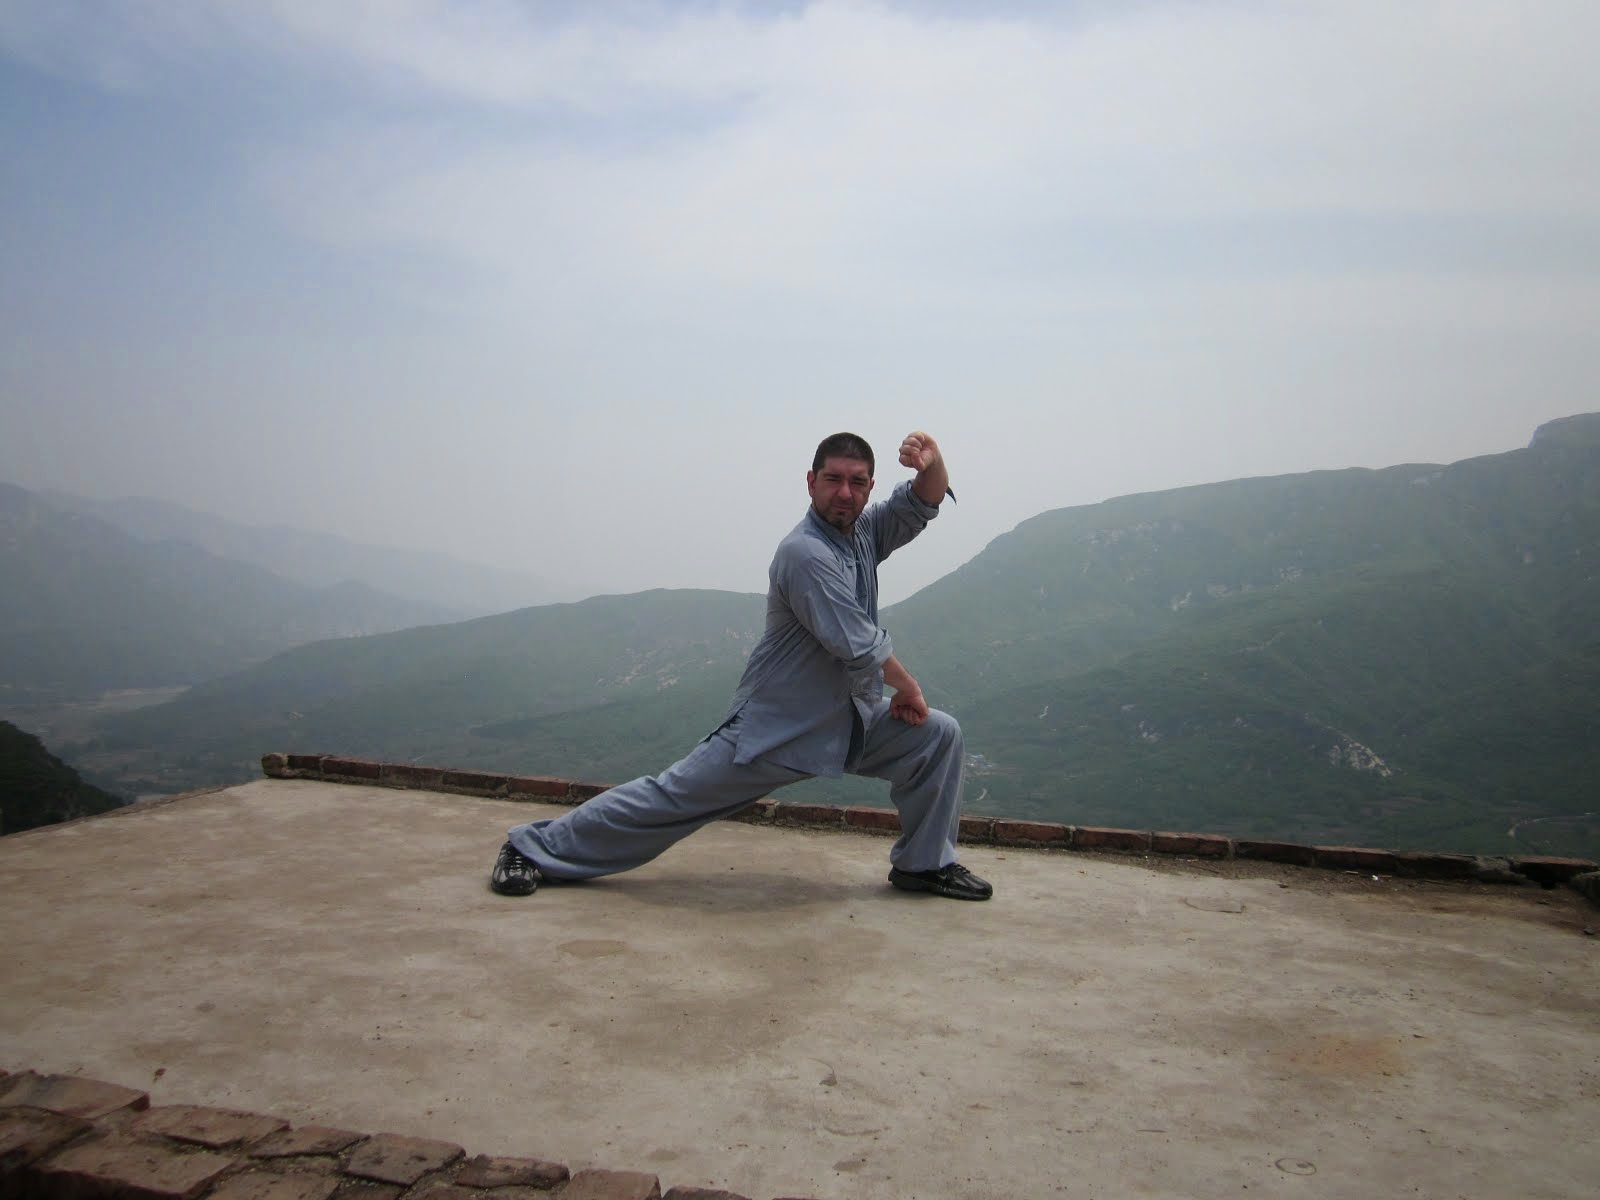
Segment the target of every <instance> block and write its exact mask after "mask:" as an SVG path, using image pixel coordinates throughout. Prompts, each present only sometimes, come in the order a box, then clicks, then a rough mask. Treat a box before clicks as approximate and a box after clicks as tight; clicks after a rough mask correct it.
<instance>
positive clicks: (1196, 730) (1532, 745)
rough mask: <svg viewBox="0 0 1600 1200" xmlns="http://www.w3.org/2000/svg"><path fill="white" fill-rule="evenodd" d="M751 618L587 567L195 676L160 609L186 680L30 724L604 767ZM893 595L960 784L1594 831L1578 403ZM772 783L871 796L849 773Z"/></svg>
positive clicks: (1096, 810) (1030, 534) (655, 748)
mask: <svg viewBox="0 0 1600 1200" xmlns="http://www.w3.org/2000/svg"><path fill="white" fill-rule="evenodd" d="M13 507H14V505H13ZM781 532H782V531H781V530H775V531H774V535H773V536H774V541H776V538H777V536H778V535H779V534H780V533H781ZM930 536H933V535H932V534H930ZM0 562H4V563H5V564H6V569H7V571H8V573H9V572H12V571H15V570H17V569H18V566H19V564H20V562H21V560H19V559H16V558H8V559H0ZM885 570H886V571H892V570H893V563H892V562H891V563H890V564H889V565H888V566H887V567H886V568H885ZM8 578H9V575H8ZM29 587H30V588H32V590H33V591H34V592H38V591H40V590H41V588H42V587H43V585H41V584H39V583H38V581H34V582H32V583H30V584H29ZM25 590H26V589H25ZM122 590H123V592H124V593H128V594H129V595H130V596H131V597H132V598H133V599H134V600H137V599H138V595H137V593H136V592H130V591H129V589H127V588H124V589H122ZM54 594H56V595H58V596H60V600H59V603H58V604H57V605H56V606H55V607H56V608H57V609H58V610H59V611H60V613H61V614H62V617H63V620H62V623H61V627H62V630H63V632H62V635H61V636H62V638H63V639H65V640H68V641H72V639H71V635H70V633H69V632H68V631H69V630H70V629H71V628H72V627H71V626H70V624H69V623H68V622H67V621H66V619H65V618H66V617H67V616H68V615H80V614H81V612H82V611H83V609H82V606H77V607H75V606H74V602H72V601H71V599H70V597H67V596H65V595H62V594H61V592H60V590H59V588H58V591H57V592H56V593H54ZM98 611H99V612H100V613H101V615H100V616H98V617H94V618H90V619H93V620H98V621H100V622H102V623H103V622H105V621H107V620H109V619H111V618H107V617H106V616H105V615H104V613H106V612H117V611H119V610H118V609H117V607H116V606H115V605H111V606H102V608H101V609H99V610H98ZM122 611H126V612H128V613H129V614H130V619H131V616H132V615H137V614H138V613H140V612H143V611H144V609H142V608H141V607H140V606H139V605H138V604H132V605H130V606H126V607H125V609H124V610H122ZM762 616H763V601H762V598H761V597H760V596H756V595H739V594H733V593H726V592H714V591H655V592H643V593H638V594H636V595H631V596H606V597H595V598H592V599H589V600H585V601H581V602H577V603H567V604H552V605H542V606H538V607H532V608H521V609H518V610H516V611H511V612H505V613H500V614H495V615H491V616H484V617H479V618H477V619H474V620H470V621H464V622H451V623H442V624H431V625H427V626H425V627H412V628H403V629H402V628H395V629H393V630H392V631H390V632H384V633H374V634H370V635H366V636H350V637H341V638H338V639H336V640H331V641H330V640H319V641H316V642H314V643H311V644H303V645H300V646H298V647H297V648H282V647H280V648H279V649H278V650H276V651H271V652H263V653H261V654H260V655H259V657H258V661H253V662H237V663H236V664H235V665H234V666H232V667H227V666H224V667H222V668H220V669H217V670H215V671H213V672H212V673H210V674H208V673H207V672H206V670H205V669H204V667H203V661H202V658H201V657H200V656H199V653H198V650H196V649H194V648H187V649H186V648H185V647H184V645H183V643H182V641H181V639H177V640H174V641H173V642H172V643H171V649H172V650H173V651H174V653H175V654H176V655H177V657H178V658H183V656H184V655H188V658H187V660H186V661H189V662H191V663H192V666H191V667H190V668H188V669H190V670H191V672H192V676H193V679H194V686H192V687H190V688H189V689H188V690H187V691H185V692H184V693H182V694H181V695H179V696H178V697H177V698H176V699H174V700H172V701H170V702H168V703H164V704H157V705H153V706H150V707H146V708H140V709H138V710H136V711H130V712H124V713H116V714H109V715H105V716H102V717H99V718H98V719H96V720H95V721H94V722H93V724H92V726H90V727H89V728H87V729H85V728H79V729H78V730H77V731H76V732H75V733H74V734H73V735H72V745H71V747H70V753H67V751H66V748H65V747H57V746H54V745H52V748H53V749H55V750H56V751H57V753H62V754H64V756H65V757H68V758H69V760H70V761H72V762H73V763H75V764H76V765H78V766H79V767H80V769H85V770H88V771H91V772H92V773H93V776H94V777H95V778H97V779H102V780H103V779H114V780H117V781H119V785H120V786H121V787H122V788H123V789H125V790H128V791H139V792H146V791H171V790H178V789H179V788H182V787H189V786H196V785H199V784H202V783H211V782H226V781H232V780H235V779H240V778H246V777H249V776H250V775H253V774H255V773H256V772H257V771H258V766H257V760H258V759H259V756H260V755H261V754H262V753H263V752H265V751H267V750H306V751H309V750H316V751H330V752H340V753H347V754H354V755H364V756H371V757H378V758H385V759H391V760H399V761H421V762H428V763H433V764H438V765H450V766H466V767H477V768H482V769H493V770H518V771H529V772H539V773H554V774H563V775H569V776H577V777H580V778H585V779H595V780H615V779H621V778H625V777H628V776H631V775H634V774H638V773H643V772H648V771H654V770H658V769H660V768H661V767H664V766H665V765H667V764H668V763H669V762H670V761H672V759H673V758H675V757H676V756H678V755H679V754H681V753H682V752H684V751H685V750H686V749H687V748H688V747H689V746H690V745H692V743H693V741H694V740H695V739H696V738H698V737H700V736H702V735H703V734H704V733H705V732H706V731H707V730H708V729H709V728H710V727H711V726H712V725H714V724H715V722H716V721H717V720H718V719H719V718H720V717H721V715H722V712H723V708H724V706H725V705H726V703H727V698H728V695H729V693H730V691H731V690H732V686H733V684H734V682H735V680H736V679H737V677H738V674H739V671H740V670H741V668H742V665H743V661H744V658H745V656H746V655H747V654H748V653H749V650H750V648H751V646H752V645H753V644H754V642H755V639H756V638H757V637H758V636H759V633H760V626H761V621H762ZM116 619H118V620H120V619H121V618H116ZM884 619H885V623H886V625H887V626H888V627H889V629H890V632H891V634H892V635H893V637H894V639H895V643H896V647H897V651H898V653H899V654H900V656H901V657H902V658H903V659H904V661H905V662H906V663H907V665H908V666H910V667H911V669H912V670H913V672H914V673H915V674H916V675H917V676H918V677H919V679H921V680H922V682H923V684H924V686H925V688H926V689H927V690H928V692H929V696H930V699H931V700H932V702H933V703H935V704H937V705H939V706H940V707H944V708H947V709H949V710H950V711H951V712H953V713H954V714H955V715H957V716H958V717H959V718H960V719H961V721H962V724H963V727H964V728H965V730H966V733H967V743H968V745H967V748H968V751H969V754H970V756H971V757H970V761H969V774H968V793H967V794H968V807H969V809H971V810H973V811H983V812H991V813H1001V814H1005V815H1015V816H1036V817H1040V818H1048V819H1052V820H1064V821H1069V822H1077V823H1086V824H1116V825H1132V826H1138V827H1143V828H1160V829H1179V830H1183V829H1187V830H1201V831H1207V832H1219V833H1228V834H1234V835H1239V836H1244V835H1248V836H1257V837H1282V838H1292V839H1295V840H1307V841H1317V842H1324V843H1326V842H1352V843H1362V844H1374V845H1384V846H1392V847H1400V848H1407V847H1410V848H1426V849H1435V850H1462V851H1472V852H1483V853H1493V852H1501V853H1503V852H1511V851H1516V852H1522V853H1530V852H1542V853H1569V854H1586V855H1591V856H1593V855H1595V854H1596V853H1597V852H1600V799H1597V798H1596V796H1595V791H1594V785H1593V783H1592V781H1593V780H1594V779H1595V778H1600V729H1596V727H1595V726H1596V723H1597V714H1600V635H1597V633H1596V632H1595V631H1596V628H1597V626H1600V414H1591V415H1586V416H1582V417H1575V418H1569V419H1567V420H1564V421H1559V422H1553V423H1551V424H1549V425H1546V426H1544V427H1542V428H1541V429H1540V430H1539V431H1538V432H1537V433H1536V435H1535V436H1534V438H1533V440H1532V442H1531V444H1530V445H1529V446H1527V447H1526V448H1524V449H1521V450H1515V451H1511V452H1508V453H1505V454H1498V455H1491V456H1487V457H1483V458H1477V459H1472V460H1468V461H1465V462H1460V463H1455V464H1450V465H1437V464H1408V465H1402V466H1396V467H1390V468H1386V469H1384V470H1377V471H1372V470H1349V471H1330V472H1317V473H1314V474H1308V475H1296V476H1281V477H1275V478H1261V479H1245V480H1234V481H1230V482H1226V483H1217V484H1211V485H1205V486H1201V487H1192V488H1184V489H1180V490H1175V491H1169V492H1159V493H1149V494H1144V495H1138V496H1127V497H1122V498H1119V499H1116V500H1110V501H1107V502H1105V503H1103V504H1097V505H1088V506H1082V507H1077V508H1069V509H1061V510H1057V511H1055V512H1050V513H1044V514H1041V515H1040V516H1038V517H1035V518H1033V519H1032V520H1030V521H1026V522H1024V523H1023V524H1022V525H1020V526H1018V527H1017V528H1016V529H1015V530H1013V531H1012V532H1011V533H1008V534H1006V535H1004V536H1002V537H1000V538H997V539H996V540H995V541H994V542H993V543H991V544H990V546H989V547H988V548H987V549H986V550H985V551H984V552H983V553H981V554H979V555H978V556H977V557H975V558H974V559H972V560H971V561H970V562H968V563H967V564H965V565H964V566H963V567H961V568H960V569H959V570H957V571H955V572H953V573H951V574H950V575H948V576H946V577H945V578H943V579H941V580H939V581H938V582H936V583H935V584H933V585H931V586H929V587H927V588H925V589H923V590H922V591H921V592H919V593H917V594H916V595H915V596H913V597H911V598H909V599H907V600H905V601H903V602H902V603H900V604H897V605H895V606H894V607H893V608H891V609H889V610H887V611H886V613H885V616H884ZM207 621H209V622H212V623H213V624H215V623H217V621H218V618H216V617H215V616H214V615H209V616H208V615H201V616H197V617H194V618H191V619H190V620H189V621H187V622H186V623H185V624H186V625H187V626H188V627H191V628H193V627H195V626H203V625H204V622H207ZM6 631H9V636H10V639H11V640H10V641H6V642H0V646H3V647H4V655H3V656H0V668H3V671H4V674H3V675H0V682H12V683H13V686H14V681H15V679H17V678H31V676H27V674H26V671H27V669H28V666H29V664H30V663H32V662H34V661H35V660H36V659H37V653H35V654H34V657H32V658H30V656H29V654H30V649H32V650H35V651H36V649H37V645H36V644H37V642H38V639H37V638H33V639H30V638H29V637H27V636H26V635H25V634H24V633H23V632H22V631H20V630H18V629H16V628H15V623H13V624H12V625H9V626H4V627H0V632H6ZM91 634H92V635H93V636H92V637H91V636H88V635H91ZM108 636H109V635H108V632H107V630H106V629H105V628H103V627H102V628H99V629H93V628H88V629H85V630H84V636H83V637H80V638H79V639H77V640H76V641H75V642H74V643H73V644H76V645H80V646H82V647H83V649H84V655H83V661H84V664H85V665H84V668H83V671H84V674H85V677H87V675H88V674H91V673H92V672H91V671H90V669H89V665H88V664H90V663H98V664H99V666H100V669H101V675H100V676H99V677H100V678H102V679H106V680H109V678H110V677H111V675H113V674H115V672H108V671H105V670H104V664H105V663H106V661H108V660H107V658H106V657H105V655H103V654H100V656H99V657H98V658H96V655H97V654H99V653H100V652H99V651H98V650H96V649H95V648H94V647H95V645H96V643H95V641H94V639H95V638H99V639H105V638H107V637H108ZM212 641H213V642H214V641H215V639H212ZM30 643H33V645H32V646H30ZM162 645H165V643H162ZM155 649H156V647H155V646H152V645H150V644H148V643H146V645H145V650H146V651H147V652H149V653H152V654H153V653H154V650H155ZM122 653H123V654H124V655H125V656H127V657H128V658H129V659H130V661H131V660H133V659H136V658H137V655H133V654H132V653H131V652H130V651H123V652H122ZM104 686H135V685H133V684H130V683H128V682H127V681H126V678H124V681H123V682H122V683H120V684H112V683H109V682H107V683H105V685H104ZM790 794H793V795H795V796H796V797H799V796H810V797H813V798H818V799H830V800H848V801H850V802H852V803H880V804H881V803H886V802H887V801H886V797H885V795H884V792H883V790H882V788H881V786H879V785H873V784H870V783H867V782H865V781H854V780H846V781H843V782H824V781H813V782H812V783H808V784H805V785H801V787H800V788H798V789H793V790H792V792H786V793H785V795H790Z"/></svg>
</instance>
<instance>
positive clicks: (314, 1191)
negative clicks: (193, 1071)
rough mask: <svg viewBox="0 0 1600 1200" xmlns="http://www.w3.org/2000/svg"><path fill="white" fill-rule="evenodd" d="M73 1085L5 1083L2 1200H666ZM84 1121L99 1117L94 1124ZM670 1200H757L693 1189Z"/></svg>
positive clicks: (386, 1138) (629, 1179) (647, 1183)
mask: <svg viewBox="0 0 1600 1200" xmlns="http://www.w3.org/2000/svg"><path fill="white" fill-rule="evenodd" d="M148 1106H149V1097H148V1095H147V1094H146V1093H144V1092H139V1091H135V1090H134V1089H132V1088H124V1087H119V1086H118V1085H116V1084H114V1083H104V1082H102V1081H100V1080H97V1079H84V1078H80V1077H78V1076H75V1075H38V1074H35V1073H34V1072H32V1071H29V1070H21V1071H18V1072H16V1073H14V1074H13V1073H8V1072H6V1071H3V1070H0V1197H6V1198H8V1200H9V1198H10V1197H32V1196H48V1197H58V1198H61V1200H128V1198H130V1197H137V1198H138V1200H330V1198H331V1197H336V1196H337V1197H350V1198H354V1197H369V1198H373V1200H376V1198H377V1197H380V1196H381V1197H385V1198H386V1200H428V1198H429V1197H431V1198H432V1200H494V1198H497V1197H498V1198H499V1200H534V1198H537V1197H546V1198H547V1200H661V1196H662V1189H661V1181H660V1180H659V1179H658V1178H657V1177H656V1176H655V1175H652V1174H649V1173H646V1172H642V1171H624V1170H601V1169H597V1168H588V1169H585V1170H582V1171H578V1172H575V1173H574V1172H569V1171H568V1169H567V1168H566V1167H565V1166H563V1165H562V1164H560V1163H553V1162H548V1161H546V1160H544V1159H542V1158H538V1157H526V1158H510V1157H503V1156H496V1155H487V1154H480V1155H477V1156H476V1157H472V1158H468V1157H467V1156H466V1152H465V1151H464V1150H463V1149H462V1148H461V1147H460V1146H457V1145H455V1144H453V1143H451V1142H443V1141H435V1140H432V1139H429V1138H416V1137H401V1136H400V1135H398V1134H392V1133H374V1134H367V1133H357V1132H354V1131H351V1130H343V1129H333V1128H329V1127H327V1126H322V1125H306V1126H302V1127H300V1128H298V1129H295V1128H292V1127H291V1126H290V1125H289V1123H288V1122H287V1121H284V1120H282V1119H280V1118H278V1117H273V1116H268V1115H265V1114H262V1113H250V1112H239V1111H235V1110H232V1109H219V1108H205V1107H201V1106H196V1105H188V1104H174V1105H165V1106H162V1107H159V1108H149V1107H148ZM85 1112H93V1113H95V1114H97V1115H95V1116H94V1117H92V1118H91V1117H86V1116H84V1115H83V1114H84V1113H85ZM667 1195H668V1196H670V1197H673V1200H749V1198H748V1197H745V1196H740V1195H737V1194H735V1193H733V1192H726V1191H717V1190H714V1189H711V1188H705V1187H698V1186H694V1185H681V1186H678V1187H675V1188H672V1189H671V1190H670V1191H668V1192H667Z"/></svg>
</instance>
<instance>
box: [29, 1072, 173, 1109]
mask: <svg viewBox="0 0 1600 1200" xmlns="http://www.w3.org/2000/svg"><path fill="white" fill-rule="evenodd" d="M0 1088H3V1090H0V1108H9V1107H12V1106H14V1105H21V1104H26V1105H29V1106H30V1107H32V1108H47V1109H49V1110H50V1111H51V1112H55V1113H61V1114H62V1115H63V1116H68V1117H83V1118H85V1119H86V1120H90V1121H98V1120H99V1119H100V1118H101V1117H104V1116H108V1115H109V1114H111V1113H114V1112H120V1111H121V1110H123V1109H128V1110H130V1111H132V1112H143V1111H144V1110H145V1109H147V1108H149V1107H150V1097H149V1095H148V1094H147V1093H145V1092H136V1091H134V1090H133V1089H132V1088H125V1087H118V1086H117V1085H116V1084H114V1083H101V1082H100V1080H98V1079H80V1078H79V1077H78V1076H76V1075H35V1074H34V1073H33V1072H32V1071H23V1072H22V1073H21V1074H19V1075H13V1076H11V1078H9V1079H7V1080H6V1081H5V1083H4V1084H3V1085H0Z"/></svg>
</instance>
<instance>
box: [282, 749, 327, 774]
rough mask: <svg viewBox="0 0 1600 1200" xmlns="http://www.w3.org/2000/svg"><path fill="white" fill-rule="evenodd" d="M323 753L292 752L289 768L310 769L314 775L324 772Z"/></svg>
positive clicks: (295, 769) (293, 769)
mask: <svg viewBox="0 0 1600 1200" xmlns="http://www.w3.org/2000/svg"><path fill="white" fill-rule="evenodd" d="M323 757H324V756H323V755H321V754H291V755H289V770H291V771H310V772H311V773H312V774H313V775H320V774H322V760H323Z"/></svg>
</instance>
